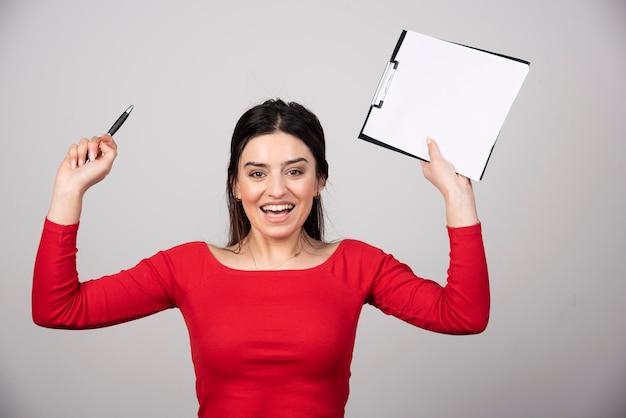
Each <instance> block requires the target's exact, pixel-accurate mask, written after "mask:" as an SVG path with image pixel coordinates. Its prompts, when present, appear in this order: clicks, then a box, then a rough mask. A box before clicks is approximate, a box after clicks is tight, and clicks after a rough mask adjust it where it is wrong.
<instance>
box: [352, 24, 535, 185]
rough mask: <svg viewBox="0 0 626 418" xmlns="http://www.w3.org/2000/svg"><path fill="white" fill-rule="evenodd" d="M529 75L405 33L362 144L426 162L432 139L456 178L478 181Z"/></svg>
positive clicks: (523, 65)
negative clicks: (452, 168) (452, 169)
mask: <svg viewBox="0 0 626 418" xmlns="http://www.w3.org/2000/svg"><path fill="white" fill-rule="evenodd" d="M529 67H530V63H529V62H528V61H524V60H521V59H518V58H513V57H509V56H505V55H501V54H497V53H494V52H489V51H485V50H482V49H478V48H474V47H470V46H466V45H461V44H457V43H454V42H448V41H444V40H440V39H437V38H433V37H430V36H426V35H422V34H420V33H417V32H412V31H407V30H403V31H402V34H401V35H400V38H399V40H398V42H397V44H396V47H395V49H394V51H393V54H392V56H391V59H390V60H389V62H388V63H387V65H386V67H385V71H384V72H383V75H382V77H381V79H380V82H379V84H378V87H377V89H376V92H375V94H374V98H373V99H372V103H371V105H370V109H369V112H368V114H367V117H366V119H365V123H364V124H363V127H362V129H361V132H360V134H359V138H360V139H363V140H365V141H369V142H371V143H374V144H376V145H380V146H382V147H385V148H388V149H391V150H394V151H397V152H400V153H402V154H405V155H408V156H411V157H415V158H418V159H420V160H424V161H428V160H429V159H428V147H427V145H426V137H428V136H430V137H431V138H433V139H434V140H435V141H436V142H437V144H438V145H439V147H440V149H441V153H442V155H443V157H444V158H446V159H447V160H448V161H450V162H451V163H452V164H453V165H454V167H455V170H456V172H457V173H459V174H462V175H464V176H466V177H469V178H471V179H473V180H481V179H482V178H483V175H484V172H485V168H486V167H487V163H488V161H489V158H490V156H491V152H492V150H493V147H494V146H495V143H496V140H497V138H498V136H499V133H500V130H501V129H502V126H503V124H504V121H505V119H506V116H507V114H508V113H509V110H510V108H511V106H512V105H513V102H514V100H515V98H516V97H517V94H518V92H519V90H520V88H521V86H522V84H523V82H524V80H525V78H526V75H527V74H528V70H529Z"/></svg>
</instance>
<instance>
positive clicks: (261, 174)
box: [248, 171, 265, 179]
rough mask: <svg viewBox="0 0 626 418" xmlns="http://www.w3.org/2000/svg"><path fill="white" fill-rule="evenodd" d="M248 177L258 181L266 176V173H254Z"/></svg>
mask: <svg viewBox="0 0 626 418" xmlns="http://www.w3.org/2000/svg"><path fill="white" fill-rule="evenodd" d="M248 175H249V176H250V177H252V178H255V179H258V178H261V177H263V176H265V173H263V172H262V171H252V172H250V173H249V174H248Z"/></svg>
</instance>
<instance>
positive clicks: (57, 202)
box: [47, 185, 83, 225]
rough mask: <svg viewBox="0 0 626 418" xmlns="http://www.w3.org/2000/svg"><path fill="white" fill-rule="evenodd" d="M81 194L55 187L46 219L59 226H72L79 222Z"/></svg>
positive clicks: (73, 190)
mask: <svg viewBox="0 0 626 418" xmlns="http://www.w3.org/2000/svg"><path fill="white" fill-rule="evenodd" d="M82 208H83V193H82V192H79V191H77V190H75V189H71V188H67V189H66V188H63V187H62V186H60V185H55V187H54V191H53V192H52V200H51V202H50V208H49V209H48V215H47V218H48V219H49V220H51V221H52V222H54V223H56V224H59V225H73V224H76V223H78V221H79V220H80V214H81V211H82Z"/></svg>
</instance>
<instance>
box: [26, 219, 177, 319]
mask: <svg viewBox="0 0 626 418" xmlns="http://www.w3.org/2000/svg"><path fill="white" fill-rule="evenodd" d="M77 231H78V224H75V225H68V226H63V225H58V224H55V223H53V222H51V221H49V220H48V219H46V220H45V223H44V228H43V232H42V235H41V241H40V244H39V249H38V251H37V258H36V260H35V268H34V275H33V291H32V314H33V320H34V321H35V323H36V324H38V325H41V326H45V327H50V328H69V329H78V328H96V327H103V326H108V325H113V324H117V323H120V322H126V321H129V320H132V319H136V318H140V317H143V316H147V315H150V314H153V313H155V312H158V311H161V310H163V309H167V308H171V307H173V306H174V303H173V301H172V297H171V292H170V289H168V286H169V284H170V283H171V282H169V283H168V277H167V273H168V272H167V270H165V269H163V270H162V271H150V266H149V265H146V264H147V263H146V262H142V263H140V265H138V267H136V268H135V269H134V270H133V271H132V272H130V271H121V272H120V273H118V274H116V275H112V276H107V277H102V278H100V279H98V280H90V281H86V282H84V283H80V282H79V278H78V272H77V271H76V254H77V252H78V250H77V249H76V236H77ZM169 280H171V277H169Z"/></svg>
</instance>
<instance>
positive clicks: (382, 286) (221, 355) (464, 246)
mask: <svg viewBox="0 0 626 418" xmlns="http://www.w3.org/2000/svg"><path fill="white" fill-rule="evenodd" d="M77 231H78V225H69V226H61V225H57V224H54V223H53V222H51V221H49V220H46V222H45V225H44V230H43V234H42V237H41V243H40V246H39V251H38V253H37V259H36V261H35V271H34V277H33V294H32V297H33V319H34V321H35V322H36V323H37V324H39V325H41V326H45V327H52V328H71V329H76V328H96V327H104V326H109V325H113V324H117V323H120V322H125V321H129V320H132V319H137V318H141V317H143V316H147V315H150V314H153V313H155V312H158V311H161V310H164V309H167V308H173V307H177V308H179V309H180V311H181V312H182V315H183V317H184V319H185V322H186V324H187V328H188V331H189V335H190V341H191V353H192V358H193V363H194V368H195V372H196V390H197V396H198V400H199V403H200V408H199V411H198V416H200V417H281V416H285V417H295V418H297V417H342V416H343V414H344V407H345V404H346V401H347V398H348V380H349V377H350V362H351V359H352V350H353V347H354V339H355V333H356V325H357V320H358V318H359V314H360V312H361V308H362V306H363V304H364V303H370V304H372V305H374V306H376V307H378V308H379V309H381V310H382V311H383V312H385V313H387V314H390V315H394V316H396V317H398V318H400V319H402V320H404V321H407V322H409V323H411V324H414V325H416V326H418V327H421V328H425V329H428V330H432V331H437V332H443V333H451V334H468V333H477V332H481V331H482V330H483V329H484V328H485V327H486V325H487V321H488V317H489V284H488V275H487V264H486V261H485V255H484V249H483V242H482V237H481V227H480V225H475V226H471V227H464V228H449V229H448V235H449V237H450V267H449V270H448V282H447V285H446V286H445V287H442V286H440V285H439V284H437V283H435V282H433V281H429V280H425V279H422V278H419V277H417V276H415V275H414V274H413V273H412V271H411V269H410V268H409V267H408V266H406V265H405V264H402V263H400V262H398V261H397V260H395V259H394V258H393V257H392V256H391V255H388V254H385V253H383V252H382V251H381V250H379V249H377V248H374V247H372V246H370V245H367V244H365V243H362V242H359V241H355V240H343V241H342V242H341V243H340V244H339V246H338V248H337V250H336V251H335V252H334V253H333V254H332V256H331V257H330V258H328V260H326V261H325V262H324V263H322V264H320V265H319V266H316V267H313V268H310V269H305V270H278V271H242V270H235V269H231V268H229V267H226V266H224V265H223V264H221V263H219V262H218V261H217V260H216V259H215V258H214V256H213V254H212V253H211V251H210V250H209V248H208V247H207V245H206V243H204V242H191V243H187V244H183V245H180V246H177V247H174V248H171V249H169V250H166V251H161V252H159V253H157V254H155V255H154V256H152V257H150V258H148V259H145V260H142V261H141V262H140V263H139V264H137V265H136V266H135V267H133V268H131V269H129V270H123V271H121V272H120V273H117V274H114V275H111V276H105V277H102V278H100V279H97V280H90V281H86V282H83V283H81V282H79V280H78V273H77V271H76V253H77V249H76V235H77Z"/></svg>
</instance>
